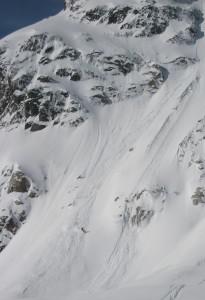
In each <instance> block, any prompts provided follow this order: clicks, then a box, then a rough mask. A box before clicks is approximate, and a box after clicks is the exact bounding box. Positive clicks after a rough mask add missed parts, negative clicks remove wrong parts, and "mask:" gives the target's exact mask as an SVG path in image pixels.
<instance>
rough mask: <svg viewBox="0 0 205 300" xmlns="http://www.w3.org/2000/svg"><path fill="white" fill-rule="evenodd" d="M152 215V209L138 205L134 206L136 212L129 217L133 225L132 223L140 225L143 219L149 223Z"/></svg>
mask: <svg viewBox="0 0 205 300" xmlns="http://www.w3.org/2000/svg"><path fill="white" fill-rule="evenodd" d="M153 215H154V211H153V210H146V209H144V208H142V207H140V206H138V207H137V208H136V214H135V215H134V216H132V218H131V223H132V225H133V226H134V225H137V226H140V225H141V224H142V223H143V222H144V221H146V222H147V223H149V222H150V220H151V218H152V217H153Z"/></svg>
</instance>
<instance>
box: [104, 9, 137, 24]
mask: <svg viewBox="0 0 205 300" xmlns="http://www.w3.org/2000/svg"><path fill="white" fill-rule="evenodd" d="M130 10H132V8H131V7H129V6H125V7H116V8H114V9H112V10H110V11H109V13H108V24H120V23H122V22H123V21H124V19H125V18H126V17H127V14H128V12H129V11H130Z"/></svg>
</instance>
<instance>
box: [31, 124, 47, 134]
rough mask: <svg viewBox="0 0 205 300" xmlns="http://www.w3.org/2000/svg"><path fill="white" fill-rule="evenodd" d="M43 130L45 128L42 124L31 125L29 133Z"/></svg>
mask: <svg viewBox="0 0 205 300" xmlns="http://www.w3.org/2000/svg"><path fill="white" fill-rule="evenodd" d="M44 128H46V125H44V124H38V123H33V124H32V125H31V129H30V130H31V131H32V132H35V131H39V130H42V129H44Z"/></svg>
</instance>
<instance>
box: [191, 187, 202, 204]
mask: <svg viewBox="0 0 205 300" xmlns="http://www.w3.org/2000/svg"><path fill="white" fill-rule="evenodd" d="M192 201H193V204H194V205H199V204H205V189H204V188H202V187H197V188H196V191H195V192H194V194H193V195H192Z"/></svg>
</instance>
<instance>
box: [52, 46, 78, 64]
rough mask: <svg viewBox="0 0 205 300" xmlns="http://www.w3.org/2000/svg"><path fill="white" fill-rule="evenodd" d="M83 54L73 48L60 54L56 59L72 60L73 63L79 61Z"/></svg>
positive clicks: (66, 49)
mask: <svg viewBox="0 0 205 300" xmlns="http://www.w3.org/2000/svg"><path fill="white" fill-rule="evenodd" d="M80 55H81V53H80V51H78V50H76V49H73V48H71V47H68V48H65V49H64V50H62V51H61V52H60V54H58V56H57V57H56V59H65V58H68V57H69V58H70V60H71V61H74V60H77V59H78V58H79V57H80Z"/></svg>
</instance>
